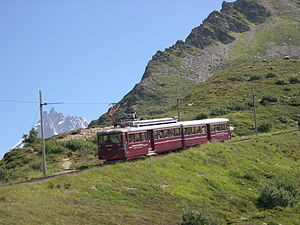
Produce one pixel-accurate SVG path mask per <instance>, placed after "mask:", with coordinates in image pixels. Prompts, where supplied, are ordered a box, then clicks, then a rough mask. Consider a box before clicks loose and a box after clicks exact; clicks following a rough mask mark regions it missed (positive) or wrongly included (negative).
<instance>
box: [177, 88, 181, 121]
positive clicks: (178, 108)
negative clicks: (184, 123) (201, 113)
mask: <svg viewBox="0 0 300 225" xmlns="http://www.w3.org/2000/svg"><path fill="white" fill-rule="evenodd" d="M177 116H178V121H180V119H181V118H180V98H179V91H178V88H177Z"/></svg>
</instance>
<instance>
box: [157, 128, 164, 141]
mask: <svg viewBox="0 0 300 225" xmlns="http://www.w3.org/2000/svg"><path fill="white" fill-rule="evenodd" d="M163 138H164V132H163V130H159V131H158V139H163Z"/></svg>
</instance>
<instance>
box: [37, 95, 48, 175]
mask: <svg viewBox="0 0 300 225" xmlns="http://www.w3.org/2000/svg"><path fill="white" fill-rule="evenodd" d="M39 95H40V116H41V120H40V121H41V139H42V169H43V174H44V176H46V174H47V172H46V147H45V138H44V120H43V105H44V104H43V101H42V91H39ZM46 104H47V103H45V105H46Z"/></svg>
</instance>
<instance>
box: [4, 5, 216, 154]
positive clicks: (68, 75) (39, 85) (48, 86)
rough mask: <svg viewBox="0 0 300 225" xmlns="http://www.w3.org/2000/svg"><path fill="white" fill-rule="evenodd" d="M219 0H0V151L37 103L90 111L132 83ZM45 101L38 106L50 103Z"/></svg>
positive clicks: (26, 124)
mask: <svg viewBox="0 0 300 225" xmlns="http://www.w3.org/2000/svg"><path fill="white" fill-rule="evenodd" d="M221 4H222V0H210V1H199V0H186V1H182V0H172V1H171V0H152V1H146V0H123V1H121V0H109V1H108V0H85V1H84V0H42V1H41V0H0V108H1V110H0V123H1V130H0V137H1V139H0V158H2V156H3V154H4V153H5V152H8V151H9V150H10V147H12V146H13V145H14V144H16V143H17V142H18V141H19V140H20V139H21V137H22V135H23V134H25V133H28V131H29V130H30V128H31V127H32V126H33V125H34V124H35V123H36V122H38V120H39V117H38V116H39V114H38V112H39V111H38V110H39V105H38V104H37V103H20V102H19V103H17V102H5V101H3V100H16V101H29V102H38V101H39V99H38V91H39V90H42V93H43V99H44V102H65V103H104V104H64V105H57V106H55V109H56V110H57V111H58V112H62V113H63V114H65V115H77V116H83V117H85V118H86V119H87V120H88V121H91V120H93V119H97V118H98V117H99V116H100V115H101V114H103V113H105V112H106V111H107V109H108V103H111V102H118V101H119V100H121V99H122V97H123V96H124V95H125V94H126V93H128V92H129V91H130V90H131V89H132V88H133V87H134V85H135V84H136V83H138V82H139V81H140V79H141V77H142V75H143V73H144V70H145V66H146V65H147V62H148V61H149V60H150V59H151V57H152V55H154V54H155V53H156V51H158V50H164V49H165V48H167V47H170V46H171V45H173V44H174V43H175V42H176V41H177V40H184V39H185V38H186V37H187V35H188V34H189V33H190V31H191V30H192V29H193V28H194V27H196V26H198V25H200V24H201V22H202V21H203V20H204V19H205V18H206V17H207V16H208V14H209V13H210V12H212V11H213V10H220V8H221ZM50 109H51V106H46V107H45V108H44V110H45V111H46V110H47V111H49V110H50Z"/></svg>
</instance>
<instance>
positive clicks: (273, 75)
mask: <svg viewBox="0 0 300 225" xmlns="http://www.w3.org/2000/svg"><path fill="white" fill-rule="evenodd" d="M274 77H277V75H276V74H275V73H268V74H267V75H266V78H274Z"/></svg>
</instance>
